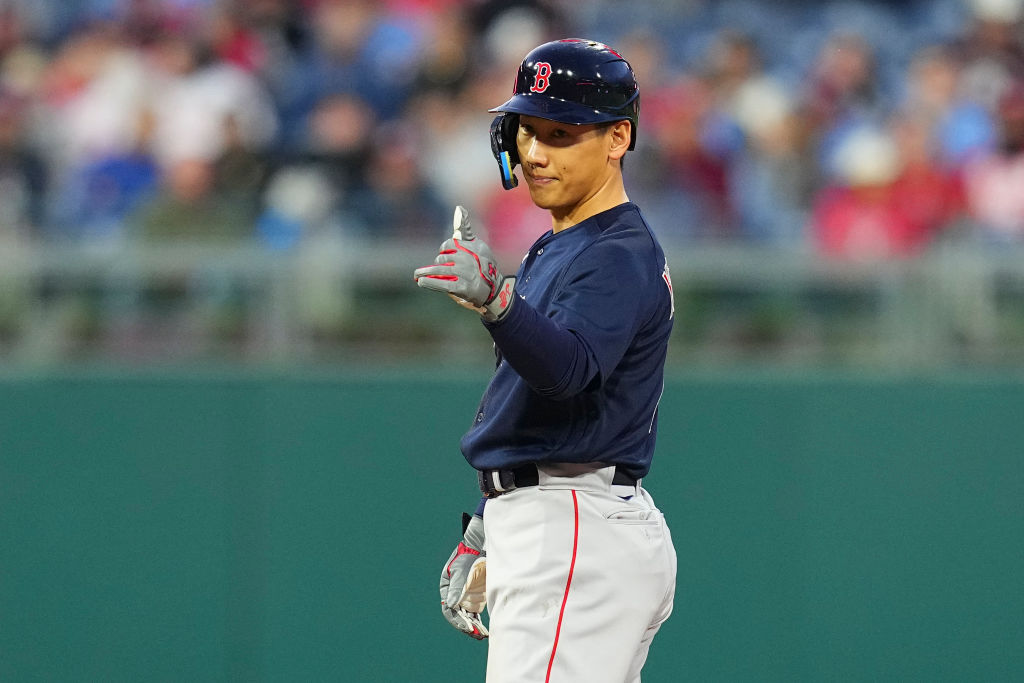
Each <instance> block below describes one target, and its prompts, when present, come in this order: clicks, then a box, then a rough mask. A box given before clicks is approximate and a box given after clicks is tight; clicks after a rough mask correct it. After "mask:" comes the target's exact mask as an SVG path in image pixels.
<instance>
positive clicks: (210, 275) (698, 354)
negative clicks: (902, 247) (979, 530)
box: [0, 240, 1024, 369]
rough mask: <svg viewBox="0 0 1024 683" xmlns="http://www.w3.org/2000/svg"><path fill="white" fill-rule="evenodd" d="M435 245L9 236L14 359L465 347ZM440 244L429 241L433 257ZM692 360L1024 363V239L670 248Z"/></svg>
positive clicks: (316, 356) (675, 356)
mask: <svg viewBox="0 0 1024 683" xmlns="http://www.w3.org/2000/svg"><path fill="white" fill-rule="evenodd" d="M433 249H436V245H434V244H405V245H400V246H398V247H389V248H387V249H381V248H378V247H376V246H374V245H369V244H365V243H361V242H342V241H340V240H339V241H322V242H318V243H309V244H306V245H304V246H301V247H299V248H297V249H293V250H289V251H273V250H268V249H266V248H264V247H262V246H259V245H248V244H246V245H233V246H223V245H220V246H218V245H197V244H190V245H173V246H163V247H154V246H117V247H108V248H99V247H92V248H72V247H39V246H26V245H7V246H4V247H3V248H0V359H2V360H4V361H5V362H6V363H9V364H10V363H15V364H18V363H23V364H29V365H40V364H41V365H46V364H53V363H65V362H69V361H76V360H83V359H84V360H93V361H113V362H122V361H124V362H195V361H206V360H221V361H223V360H229V361H241V362H253V363H266V362H281V363H290V362H321V361H333V360H360V359H365V358H367V357H374V358H379V357H381V356H387V357H412V358H414V359H416V360H428V361H429V360H433V359H443V358H450V357H451V354H452V350H453V349H458V350H459V352H460V353H466V354H470V355H475V356H481V357H482V356H484V355H486V354H487V353H489V350H488V344H487V343H486V336H485V335H483V333H482V331H481V330H480V328H479V325H477V324H476V321H475V320H473V319H472V316H469V315H464V314H462V312H461V311H458V310H456V309H454V308H453V307H452V306H451V304H450V303H449V302H448V301H446V300H445V299H444V297H437V296H431V295H428V294H426V293H423V292H419V291H418V290H417V289H416V287H415V286H414V285H413V282H412V278H411V273H412V270H413V269H414V268H415V267H416V266H418V265H422V263H423V262H424V255H425V254H427V255H429V254H431V253H432V250H433ZM428 258H429V257H428ZM669 260H670V263H671V267H672V275H673V280H674V284H675V296H676V311H677V319H676V331H675V335H674V339H673V344H672V356H671V361H672V363H675V364H684V363H689V364H698V365H704V364H721V363H736V362H756V363H774V364H778V363H782V364H795V365H802V364H815V365H820V364H846V365H855V366H866V367H878V368H888V369H891V368H902V367H950V366H958V365H964V364H972V365H973V364H982V365H995V366H1006V365H1010V364H1016V363H1024V248H1021V247H1017V248H1014V249H999V250H997V249H992V248H986V247H982V246H978V245H963V244H961V245H943V246H940V247H938V248H936V249H934V250H932V251H931V252H929V253H928V254H926V255H925V256H922V257H920V258H917V259H914V260H909V261H890V262H881V263H854V262H843V263H839V262H832V261H826V260H823V259H821V258H820V257H818V256H816V255H814V254H810V253H807V252H803V251H797V250H781V249H776V248H759V247H752V246H748V245H716V246H685V247H678V248H671V249H669ZM624 286H627V285H624Z"/></svg>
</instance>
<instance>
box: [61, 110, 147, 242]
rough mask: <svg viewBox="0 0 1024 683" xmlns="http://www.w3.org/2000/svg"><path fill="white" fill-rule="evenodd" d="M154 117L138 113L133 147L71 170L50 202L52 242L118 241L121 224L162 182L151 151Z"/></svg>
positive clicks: (120, 234) (121, 230)
mask: <svg viewBox="0 0 1024 683" xmlns="http://www.w3.org/2000/svg"><path fill="white" fill-rule="evenodd" d="M152 128H153V117H152V115H151V114H150V113H149V112H148V111H142V112H140V114H139V123H138V125H137V128H133V131H134V130H137V131H138V133H134V132H133V133H132V134H131V137H132V138H133V139H135V140H136V146H135V147H133V148H131V149H127V150H125V151H123V152H122V151H119V150H113V151H111V152H110V153H109V154H106V155H102V156H97V158H96V159H95V160H94V161H88V162H84V163H83V165H82V166H81V167H80V168H75V169H70V170H69V172H68V174H66V176H65V177H64V178H63V179H62V181H61V182H62V185H61V187H60V189H59V191H58V192H57V193H55V196H54V198H53V209H52V212H51V216H50V219H51V221H52V226H51V230H50V231H48V235H49V237H50V239H60V240H62V241H69V242H82V241H90V242H117V241H119V240H121V239H122V238H123V237H124V221H125V219H126V218H127V216H128V215H129V214H131V213H132V212H133V211H134V210H135V209H136V208H137V207H138V206H139V204H140V203H141V202H143V201H145V200H147V199H148V198H149V197H150V196H151V195H152V194H153V193H154V192H155V191H156V189H157V187H158V186H159V183H160V169H159V168H158V167H157V164H156V161H155V160H154V158H153V155H152V153H151V152H150V146H149V141H150V140H151V138H152Z"/></svg>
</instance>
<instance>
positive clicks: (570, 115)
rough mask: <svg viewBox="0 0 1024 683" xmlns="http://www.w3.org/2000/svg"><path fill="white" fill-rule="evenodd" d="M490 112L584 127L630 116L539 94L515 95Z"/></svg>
mask: <svg viewBox="0 0 1024 683" xmlns="http://www.w3.org/2000/svg"><path fill="white" fill-rule="evenodd" d="M488 111H489V112H492V113H495V112H504V113H508V114H523V115H526V116H536V117H537V118H540V119H548V120H550V121H558V122H559V123H572V124H577V125H583V124H588V123H607V122H610V121H622V120H625V119H628V118H629V117H628V116H621V115H620V116H616V115H615V114H610V113H608V112H605V111H600V110H598V109H592V108H590V107H587V106H585V105H582V104H579V103H577V102H569V101H568V100H563V99H559V98H557V97H548V96H546V95H538V94H533V93H530V94H521V95H513V96H512V97H511V98H510V99H509V100H508V101H507V102H505V103H504V104H502V105H500V106H497V107H495V108H494V109H488Z"/></svg>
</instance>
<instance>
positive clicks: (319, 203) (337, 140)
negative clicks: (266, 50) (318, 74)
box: [259, 93, 375, 248]
mask: <svg viewBox="0 0 1024 683" xmlns="http://www.w3.org/2000/svg"><path fill="white" fill-rule="evenodd" d="M374 128H375V120H374V116H373V111H372V110H371V109H370V106H369V105H368V104H367V103H366V102H365V101H364V100H363V99H362V98H360V97H359V96H357V95H355V94H341V93H339V94H335V95H330V96H327V97H324V98H323V99H321V100H320V101H319V102H318V103H317V104H316V107H315V108H314V110H313V112H312V114H311V115H310V117H309V119H308V121H307V126H306V128H305V130H304V131H303V134H302V136H301V140H302V142H301V143H296V145H295V146H294V148H293V152H292V153H291V154H288V155H287V156H285V157H284V158H283V159H281V160H280V162H279V163H278V165H277V168H276V170H274V171H273V172H272V174H271V177H270V181H269V188H268V190H267V192H266V196H265V197H264V200H265V209H264V211H263V213H262V215H261V216H260V219H259V231H260V234H261V236H262V238H263V239H264V240H265V241H266V242H267V243H268V244H271V245H273V246H275V247H278V248H284V247H290V246H294V245H295V244H296V243H297V242H298V241H299V240H301V239H303V238H308V237H310V236H312V235H314V234H317V233H320V232H322V231H323V230H324V229H326V228H327V224H328V223H329V222H331V221H334V222H335V223H336V222H338V220H339V219H340V218H341V214H342V204H343V202H344V201H345V200H346V198H347V197H348V195H349V194H350V193H351V192H352V191H353V190H354V188H355V187H356V186H358V185H359V184H361V183H363V182H365V181H364V177H365V175H366V170H367V166H368V164H369V160H370V155H371V151H372V146H373V143H374V140H375V138H374ZM291 193H294V194H295V196H296V198H297V199H296V200H295V201H293V200H292V199H291V198H290V197H289V194H291ZM311 195H316V196H317V197H318V198H317V199H313V198H312V196H311Z"/></svg>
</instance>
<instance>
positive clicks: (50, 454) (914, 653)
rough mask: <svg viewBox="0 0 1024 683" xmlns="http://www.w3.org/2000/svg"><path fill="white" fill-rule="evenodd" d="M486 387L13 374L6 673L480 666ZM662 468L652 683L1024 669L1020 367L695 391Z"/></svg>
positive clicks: (697, 387)
mask: <svg viewBox="0 0 1024 683" xmlns="http://www.w3.org/2000/svg"><path fill="white" fill-rule="evenodd" d="M485 381H486V376H485V375H484V374H481V375H479V376H476V375H461V376H458V377H453V376H452V374H451V372H450V371H448V370H437V371H431V370H423V369H421V370H418V371H415V372H407V371H386V372H383V373H382V374H381V375H379V376H378V375H375V374H372V373H369V372H365V373H345V372H338V373H319V372H289V373H280V374H277V373H273V372H257V373H244V372H216V371H211V372H194V373H191V374H187V375H186V374H181V373H172V372H147V373H145V374H142V375H124V374H120V375H119V374H116V373H109V372H74V373H66V374H59V375H57V374H51V375H43V376H39V375H11V374H8V375H5V376H4V377H3V378H0V681H4V682H8V683H9V682H20V681H147V682H148V681H389V682H390V681H423V682H429V681H437V682H439V683H441V682H443V683H451V682H452V681H480V680H482V679H483V675H482V674H483V669H484V662H485V655H486V646H485V645H483V644H481V643H477V642H475V641H472V640H470V639H468V638H464V637H462V636H459V635H458V634H457V633H455V632H454V631H453V630H451V629H450V627H448V626H447V625H446V623H445V622H444V621H443V620H442V619H441V617H440V614H439V611H438V595H437V592H436V591H437V580H438V573H439V571H440V567H441V565H442V564H443V562H444V561H445V559H446V558H447V556H448V554H449V552H450V550H451V547H452V546H453V545H454V543H455V542H456V541H457V538H458V534H459V531H460V529H459V515H460V513H461V512H462V510H467V509H472V507H473V506H474V505H475V502H476V494H475V488H474V477H473V476H472V474H471V472H470V471H469V470H468V466H466V465H465V462H464V461H463V460H462V457H461V455H460V454H459V453H458V450H457V447H456V444H457V440H458V437H459V435H460V434H461V432H462V431H463V429H464V428H465V427H466V426H467V425H468V424H469V421H470V419H471V418H472V415H473V413H474V408H475V405H476V401H477V398H478V396H479V394H480V392H481V390H482V388H483V385H484V382H485ZM646 484H647V486H648V488H649V489H650V490H651V492H652V493H653V495H654V496H655V498H656V500H657V501H658V502H659V504H660V506H661V507H662V509H663V510H664V511H665V512H666V514H667V515H668V517H669V522H670V525H671V527H672V530H673V533H674V537H675V542H676V547H677V550H678V553H679V581H678V590H677V597H676V613H675V614H674V615H673V617H672V618H671V620H670V621H669V622H668V623H667V624H666V626H665V627H664V629H663V630H662V633H661V634H660V635H659V637H658V639H657V640H656V641H655V644H654V648H653V651H652V654H651V658H650V660H649V664H648V668H647V670H646V672H645V676H644V681H645V683H658V682H662V681H664V682H671V681H787V682H788V681H815V682H817V681H929V682H931V681H1017V680H1022V679H1024V380H1022V379H1021V378H1020V377H1016V378H1014V377H1005V376H998V377H992V376H986V377H978V376H972V375H961V376H955V377H954V376H935V377H899V378H891V377H889V378H870V377H869V378H864V377H850V376H836V375H800V376H773V375H771V374H765V373H754V374H749V375H741V374H738V373H737V374H729V375H684V376H679V377H675V378H673V379H672V381H670V382H669V384H668V386H667V388H666V391H665V396H664V400H663V403H662V416H661V436H660V439H659V443H658V455H657V459H656V463H655V467H654V470H653V472H652V474H651V476H650V477H649V478H648V479H647V481H646ZM622 597H623V600H624V601H625V600H628V598H629V586H623V587H622Z"/></svg>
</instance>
